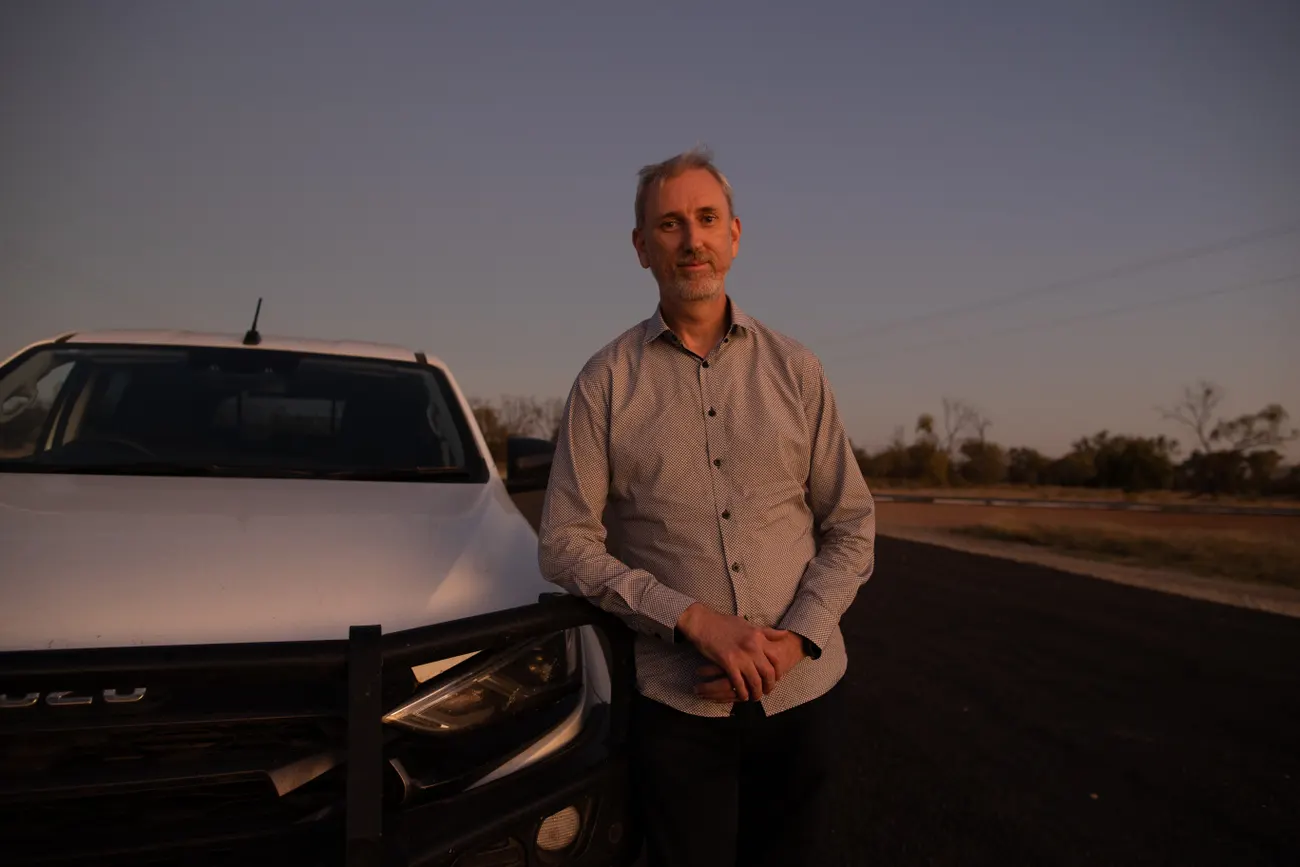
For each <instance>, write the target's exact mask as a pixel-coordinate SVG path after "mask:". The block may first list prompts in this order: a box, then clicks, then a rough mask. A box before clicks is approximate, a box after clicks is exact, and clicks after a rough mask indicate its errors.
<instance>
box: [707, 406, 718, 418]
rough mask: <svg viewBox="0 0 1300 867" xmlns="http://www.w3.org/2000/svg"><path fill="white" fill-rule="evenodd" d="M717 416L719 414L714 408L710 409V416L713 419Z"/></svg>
mask: <svg viewBox="0 0 1300 867" xmlns="http://www.w3.org/2000/svg"><path fill="white" fill-rule="evenodd" d="M715 415H717V412H715V411H714V409H713V407H709V416H710V417H712V416H715Z"/></svg>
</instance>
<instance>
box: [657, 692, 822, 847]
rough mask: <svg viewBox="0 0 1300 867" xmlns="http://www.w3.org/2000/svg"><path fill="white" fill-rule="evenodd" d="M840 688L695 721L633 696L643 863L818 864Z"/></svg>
mask: <svg viewBox="0 0 1300 867" xmlns="http://www.w3.org/2000/svg"><path fill="white" fill-rule="evenodd" d="M841 692H842V688H841V686H836V687H835V688H833V689H832V690H831V691H830V692H829V693H827V694H826V695H824V696H822V697H821V698H818V699H814V700H813V701H811V702H807V703H805V704H803V705H800V706H798V707H795V708H792V709H790V710H787V711H783V712H782V713H779V714H775V715H773V716H771V717H767V716H765V715H764V713H763V708H762V705H760V704H758V703H756V702H755V703H738V704H736V705H735V711H734V712H733V714H732V716H730V717H722V718H713V717H697V716H694V715H691V714H684V713H681V712H679V711H676V710H673V709H672V708H670V707H667V706H666V705H663V704H660V703H659V702H656V701H652V700H650V699H648V698H646V697H644V696H637V697H636V699H635V704H634V707H633V711H632V731H631V735H632V756H633V773H634V776H635V783H636V795H637V799H638V802H639V808H640V811H641V818H642V827H643V828H644V830H645V834H646V854H647V856H648V861H647V864H648V867H696V865H699V867H705V865H708V867H730V865H733V864H734V865H744V867H764V865H778V864H779V865H782V867H799V865H822V864H827V863H830V858H828V857H827V856H826V855H825V853H824V847H825V844H826V840H827V836H828V834H827V830H828V822H827V813H828V805H829V800H830V799H829V794H830V792H829V788H830V779H829V778H830V776H831V774H832V771H833V768H834V766H835V762H836V758H837V756H838V755H840V754H842V750H840V748H839V746H838V745H837V744H836V741H835V739H834V738H833V737H832V727H833V725H834V724H835V723H836V722H837V721H839V719H842V717H841V716H840V714H838V713H837V712H836V711H837V707H836V705H837V702H838V701H840V695H841Z"/></svg>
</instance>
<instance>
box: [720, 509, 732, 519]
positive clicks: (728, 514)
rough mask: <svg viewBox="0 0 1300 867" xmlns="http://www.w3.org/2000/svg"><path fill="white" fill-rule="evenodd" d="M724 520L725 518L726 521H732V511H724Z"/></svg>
mask: <svg viewBox="0 0 1300 867" xmlns="http://www.w3.org/2000/svg"><path fill="white" fill-rule="evenodd" d="M722 520H724V521H730V520H731V512H730V511H724V512H723V513H722Z"/></svg>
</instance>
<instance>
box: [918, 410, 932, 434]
mask: <svg viewBox="0 0 1300 867" xmlns="http://www.w3.org/2000/svg"><path fill="white" fill-rule="evenodd" d="M916 435H917V439H918V440H920V439H928V440H934V438H935V434H934V416H932V415H930V414H929V413H928V412H923V413H921V414H920V415H919V416H917V418H916Z"/></svg>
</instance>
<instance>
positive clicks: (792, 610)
mask: <svg viewBox="0 0 1300 867" xmlns="http://www.w3.org/2000/svg"><path fill="white" fill-rule="evenodd" d="M836 623H837V621H836V618H835V615H833V614H831V613H830V612H829V611H827V610H826V609H825V608H823V607H822V605H821V603H820V602H818V601H817V600H816V599H814V598H812V597H811V596H808V595H806V594H803V593H801V594H799V595H798V596H795V598H794V602H793V604H791V605H790V607H789V608H788V609H786V612H785V616H784V617H782V618H781V622H780V623H779V624H777V628H778V629H786V630H789V631H790V632H793V633H795V634H796V635H798V636H799V637H800V638H802V639H803V646H804V652H805V653H807V654H808V656H809V657H811V658H812V659H817V658H818V657H820V656H821V655H822V651H823V650H824V649H825V648H826V645H827V644H828V643H830V640H831V636H832V635H833V634H834V633H835V626H836Z"/></svg>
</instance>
